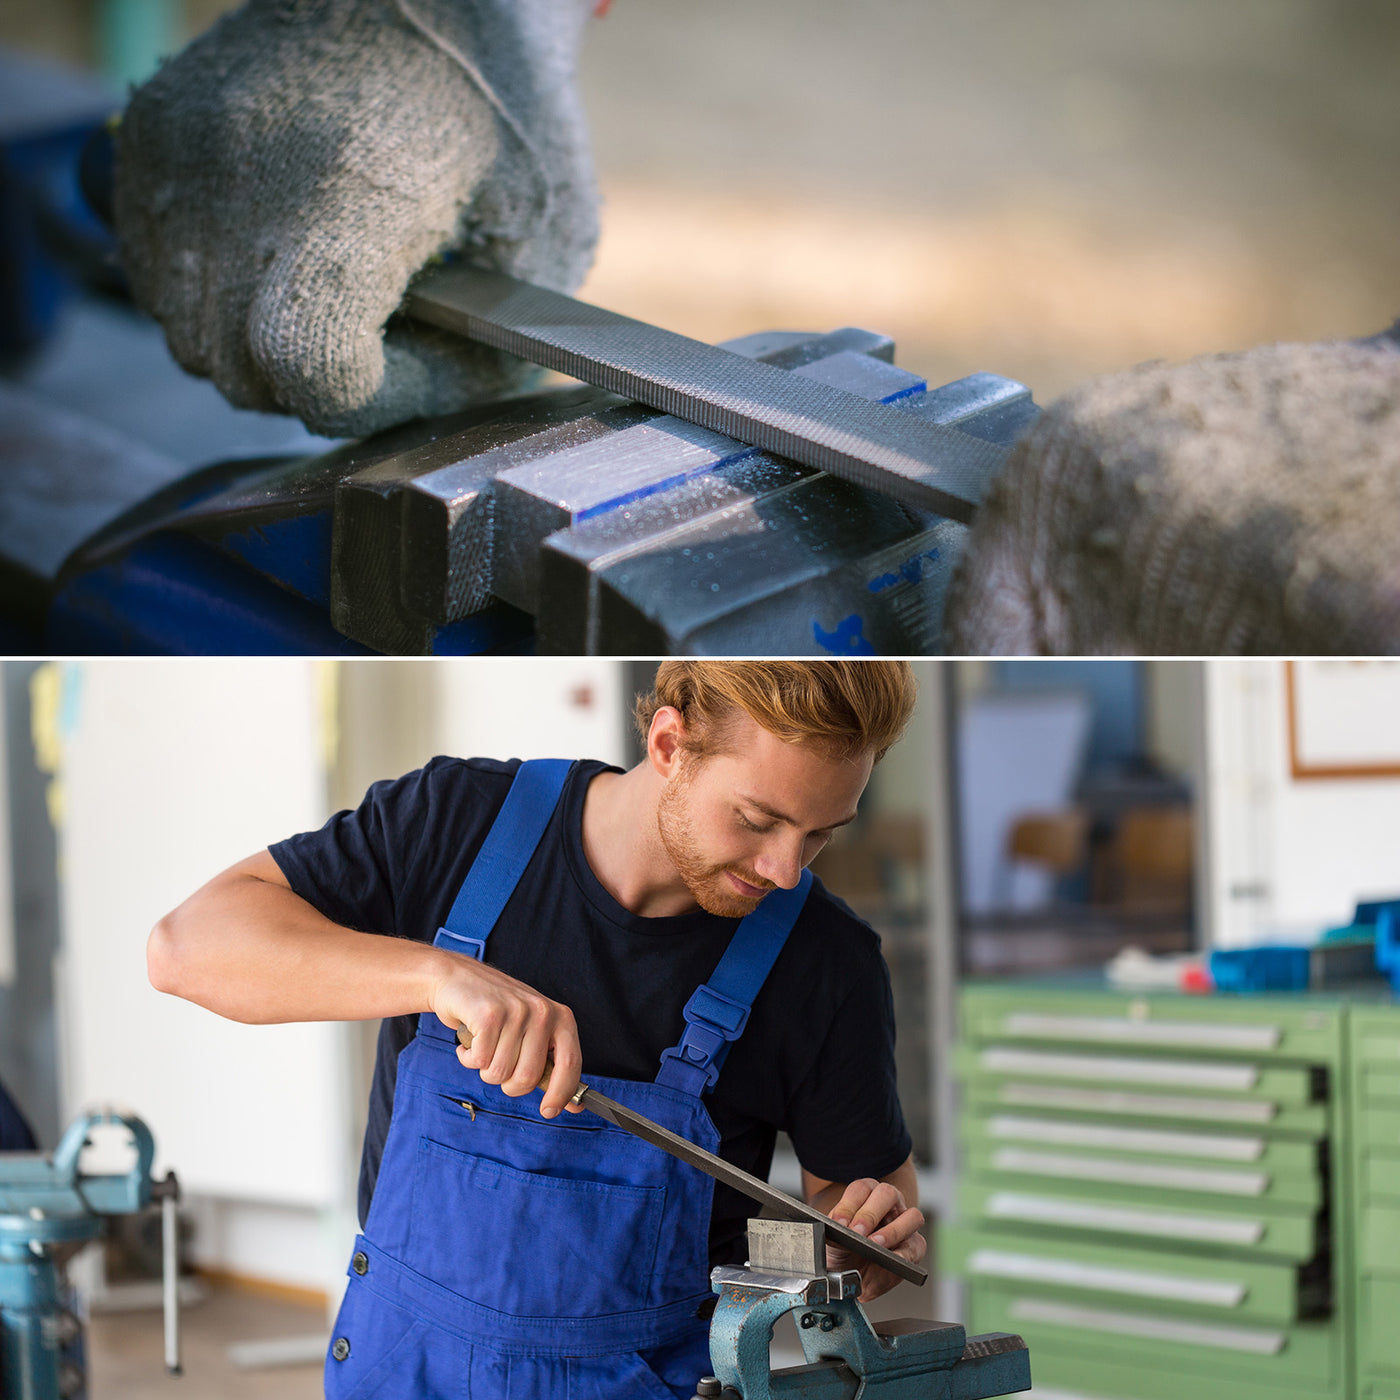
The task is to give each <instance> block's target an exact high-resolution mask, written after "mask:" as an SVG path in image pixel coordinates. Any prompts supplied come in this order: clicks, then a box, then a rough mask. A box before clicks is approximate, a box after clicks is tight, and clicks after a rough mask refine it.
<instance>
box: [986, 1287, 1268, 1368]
mask: <svg viewBox="0 0 1400 1400" xmlns="http://www.w3.org/2000/svg"><path fill="white" fill-rule="evenodd" d="M1011 1316H1012V1317H1013V1318H1014V1319H1015V1320H1016V1321H1017V1322H1049V1323H1054V1324H1056V1325H1058V1326H1060V1327H1080V1328H1083V1329H1084V1330H1086V1331H1089V1332H1114V1333H1117V1334H1118V1335H1119V1336H1123V1337H1143V1338H1146V1339H1148V1340H1151V1341H1157V1342H1184V1343H1186V1344H1187V1345H1189V1346H1199V1347H1219V1348H1220V1349H1222V1350H1224V1351H1247V1352H1253V1353H1254V1354H1255V1355H1256V1356H1277V1355H1278V1354H1279V1352H1281V1351H1282V1350H1283V1347H1284V1343H1285V1342H1286V1341H1287V1340H1288V1337H1287V1334H1286V1333H1283V1332H1265V1331H1260V1330H1258V1329H1256V1328H1253V1327H1222V1326H1221V1325H1220V1324H1218V1323H1214V1324H1212V1323H1204V1322H1178V1321H1176V1320H1175V1319H1173V1318H1165V1317H1139V1316H1137V1315H1135V1314H1133V1313H1118V1312H1109V1311H1108V1310H1107V1309H1103V1308H1078V1307H1074V1306H1073V1305H1072V1304H1069V1303H1051V1302H1046V1301H1044V1300H1042V1299H1040V1298H1017V1299H1016V1301H1015V1302H1013V1303H1012V1305H1011Z"/></svg>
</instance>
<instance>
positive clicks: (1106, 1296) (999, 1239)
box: [938, 1226, 1300, 1323]
mask: <svg viewBox="0 0 1400 1400" xmlns="http://www.w3.org/2000/svg"><path fill="white" fill-rule="evenodd" d="M938 1266H939V1268H940V1269H941V1270H942V1271H944V1272H945V1273H949V1274H957V1275H961V1276H962V1277H964V1278H966V1279H967V1280H968V1281H969V1283H987V1282H991V1283H995V1284H997V1285H998V1286H1000V1287H1003V1288H1012V1289H1015V1290H1017V1291H1020V1292H1025V1293H1026V1294H1028V1295H1029V1294H1035V1295H1036V1296H1038V1297H1051V1298H1063V1297H1071V1296H1074V1297H1082V1298H1084V1299H1085V1300H1086V1301H1089V1302H1092V1303H1094V1304H1096V1305H1107V1306H1111V1305H1114V1304H1123V1303H1130V1302H1141V1303H1143V1304H1147V1305H1150V1306H1151V1307H1152V1308H1153V1309H1154V1310H1160V1311H1162V1312H1165V1313H1171V1314H1177V1315H1181V1314H1185V1315H1195V1316H1206V1315H1209V1316H1215V1317H1225V1318H1243V1319H1246V1320H1250V1321H1255V1322H1277V1323H1288V1322H1292V1321H1295V1320H1296V1319H1297V1317H1298V1314H1299V1311H1300V1295H1299V1287H1298V1271H1297V1269H1295V1268H1293V1267H1292V1266H1290V1265H1288V1264H1270V1263H1264V1262H1260V1261H1258V1260H1242V1259H1220V1258H1211V1257H1207V1256H1198V1255H1183V1254H1180V1253H1177V1254H1172V1253H1170V1252H1168V1251H1166V1250H1160V1249H1158V1250H1153V1249H1134V1248H1131V1247H1124V1246H1113V1245H1095V1244H1088V1243H1085V1242H1084V1241H1082V1240H1073V1241H1066V1240H1047V1239H1045V1238H1044V1237H1043V1236H1037V1235H1030V1234H1024V1233H1016V1232H1015V1231H1007V1232H1001V1231H990V1230H968V1229H965V1228H960V1227H957V1226H953V1227H950V1228H948V1229H945V1230H941V1231H940V1232H939V1237H938Z"/></svg>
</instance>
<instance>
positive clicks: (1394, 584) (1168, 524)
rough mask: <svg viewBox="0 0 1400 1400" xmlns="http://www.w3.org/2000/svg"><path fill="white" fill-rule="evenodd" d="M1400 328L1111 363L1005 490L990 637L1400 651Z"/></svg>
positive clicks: (962, 625)
mask: <svg viewBox="0 0 1400 1400" xmlns="http://www.w3.org/2000/svg"><path fill="white" fill-rule="evenodd" d="M1397 540H1400V346H1397V345H1396V344H1395V343H1394V342H1393V341H1391V340H1388V339H1385V338H1383V337H1377V339H1376V340H1374V341H1369V342H1334V343H1328V344H1320V345H1272V346H1265V347H1261V348H1259V349H1255V350H1250V351H1246V352H1244V353H1242V354H1230V355H1210V356H1206V357H1204V358H1202V359H1198V360H1193V361H1191V362H1190V363H1188V364H1183V365H1163V364H1149V365H1143V366H1140V367H1138V368H1137V369H1132V370H1128V371H1127V372H1125V373H1121V374H1113V375H1108V376H1105V377H1103V378H1099V379H1095V380H1091V381H1090V382H1088V383H1087V384H1084V385H1082V386H1081V387H1080V388H1078V389H1076V390H1074V391H1073V392H1071V393H1070V394H1068V395H1066V396H1065V397H1064V398H1062V399H1060V400H1059V401H1057V402H1056V403H1053V404H1052V405H1051V406H1050V407H1049V408H1048V409H1047V410H1046V411H1045V413H1044V414H1042V415H1041V417H1040V419H1039V420H1038V421H1037V422H1036V423H1035V424H1034V425H1033V426H1032V428H1031V430H1030V431H1029V433H1028V434H1027V436H1026V437H1025V438H1024V439H1023V440H1022V441H1021V442H1020V443H1018V444H1017V446H1016V447H1015V448H1014V449H1013V452H1012V455H1011V458H1010V459H1009V461H1008V463H1007V467H1006V470H1005V472H1004V473H1003V475H1002V476H1001V477H1000V478H999V479H998V481H997V482H996V484H995V485H994V487H993V489H992V490H991V491H990V492H989V493H988V496H987V499H986V501H985V502H984V504H983V506H982V508H981V510H980V511H979V513H978V517H977V521H976V524H975V525H974V527H973V530H972V533H971V535H970V537H969V539H968V543H967V547H966V550H965V552H964V554H963V556H962V559H961V561H960V563H959V566H958V570H957V573H956V575H955V577H954V580H953V584H952V587H951V589H950V592H949V601H948V633H949V636H948V646H949V650H950V651H954V652H964V653H967V652H971V653H1003V654H1006V653H1022V654H1025V653H1045V652H1050V653H1118V654H1124V653H1139V654H1144V655H1152V654H1163V653H1166V654H1180V653H1193V654H1194V653H1219V652H1234V653H1239V652H1254V653H1264V654H1272V653H1286V652H1305V653H1306V652H1343V653H1348V652H1375V651H1381V652H1394V651H1400V564H1398V563H1397V558H1398V557H1400V556H1397V550H1396V542H1397Z"/></svg>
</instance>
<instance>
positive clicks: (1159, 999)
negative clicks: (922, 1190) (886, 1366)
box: [939, 977, 1400, 1400]
mask: <svg viewBox="0 0 1400 1400" xmlns="http://www.w3.org/2000/svg"><path fill="white" fill-rule="evenodd" d="M959 1005H960V1012H959V1032H958V1045H957V1050H956V1056H955V1064H954V1073H955V1075H956V1077H957V1080H958V1083H959V1089H960V1108H959V1115H958V1130H959V1140H960V1148H961V1173H960V1178H959V1190H958V1215H957V1219H956V1221H955V1223H954V1224H953V1225H952V1226H951V1227H950V1228H947V1229H945V1230H944V1231H942V1232H940V1258H939V1265H940V1269H941V1270H942V1271H943V1272H945V1273H947V1274H952V1275H957V1276H959V1277H960V1278H961V1280H962V1281H963V1286H964V1290H965V1305H966V1312H965V1317H964V1320H965V1322H966V1325H967V1327H968V1329H969V1330H970V1331H971V1330H976V1331H985V1330H1003V1329H1004V1330H1009V1331H1014V1332H1019V1333H1021V1334H1022V1335H1023V1336H1024V1337H1025V1338H1026V1341H1027V1343H1028V1345H1029V1346H1030V1347H1031V1350H1032V1353H1033V1355H1034V1356H1035V1358H1036V1370H1035V1379H1036V1394H1037V1395H1039V1396H1041V1397H1060V1398H1063V1397H1070V1396H1073V1397H1094V1400H1181V1397H1183V1396H1187V1395H1195V1394H1200V1395H1206V1394H1220V1395H1225V1394H1229V1395H1230V1396H1231V1397H1232V1398H1233V1400H1285V1398H1286V1397H1289V1396H1295V1395H1296V1396H1300V1397H1301V1396H1308V1397H1335V1398H1336V1400H1352V1397H1358V1400H1400V1013H1397V1010H1396V1008H1395V1006H1394V1005H1393V1004H1392V999H1391V996H1390V993H1389V990H1388V989H1387V988H1386V987H1385V985H1384V984H1383V983H1380V982H1377V983H1375V984H1373V985H1367V986H1363V987H1359V988H1358V989H1356V990H1355V991H1349V992H1338V993H1335V994H1334V993H1326V994H1298V995H1259V996H1224V995H1215V996H1189V995H1182V994H1173V993H1152V994H1147V995H1135V994H1130V993H1122V992H1117V991H1113V990H1109V989H1107V988H1106V987H1105V986H1104V985H1103V983H1102V980H1101V979H1100V978H1097V977H1091V978H1082V977H1081V978H1076V979H1066V980H1064V981H1062V982H1061V981H1050V980H1045V981H1039V980H1038V981H1000V982H996V983H985V984H972V985H968V986H966V987H965V988H964V990H963V991H962V994H961V997H960V1003H959Z"/></svg>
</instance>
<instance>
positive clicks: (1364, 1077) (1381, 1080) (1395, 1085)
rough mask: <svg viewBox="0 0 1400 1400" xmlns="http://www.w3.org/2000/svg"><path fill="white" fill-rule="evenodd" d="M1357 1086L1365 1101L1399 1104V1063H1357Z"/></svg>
mask: <svg viewBox="0 0 1400 1400" xmlns="http://www.w3.org/2000/svg"><path fill="white" fill-rule="evenodd" d="M1356 1082H1357V1088H1358V1090H1359V1092H1360V1095H1361V1098H1362V1099H1363V1101H1365V1102H1367V1103H1380V1104H1383V1105H1384V1104H1400V1063H1397V1062H1396V1061H1394V1060H1392V1061H1391V1062H1390V1063H1389V1064H1388V1065H1386V1066H1384V1067H1381V1066H1379V1065H1365V1064H1363V1065H1358V1066H1357V1072H1356Z"/></svg>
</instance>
